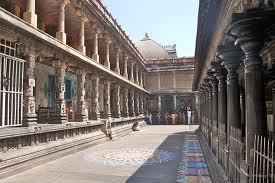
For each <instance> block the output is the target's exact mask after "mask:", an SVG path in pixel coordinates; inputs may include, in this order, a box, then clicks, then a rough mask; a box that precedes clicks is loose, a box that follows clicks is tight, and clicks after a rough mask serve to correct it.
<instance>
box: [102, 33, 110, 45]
mask: <svg viewBox="0 0 275 183" xmlns="http://www.w3.org/2000/svg"><path fill="white" fill-rule="evenodd" d="M103 38H104V42H105V43H106V44H111V43H112V39H111V37H110V36H109V35H107V34H104V36H103Z"/></svg>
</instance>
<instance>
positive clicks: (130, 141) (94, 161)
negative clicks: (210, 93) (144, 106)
mask: <svg viewBox="0 0 275 183" xmlns="http://www.w3.org/2000/svg"><path fill="white" fill-rule="evenodd" d="M196 128H197V126H196V125H193V126H183V125H180V126H146V127H144V128H142V129H141V130H140V131H138V132H131V133H130V135H127V136H124V137H122V138H120V139H116V140H115V141H109V142H106V143H101V144H99V145H96V146H93V147H90V148H88V149H86V150H83V151H80V152H77V153H75V154H71V155H69V156H66V157H63V158H61V159H58V160H55V161H52V162H48V163H47V164H44V165H41V166H38V167H35V168H33V169H30V170H27V171H25V172H22V173H19V174H17V175H15V176H12V177H9V178H7V179H3V180H2V181H1V183H4V182H5V183H27V182H28V183H29V182H37V181H38V180H39V182H40V183H55V182H56V183H57V182H58V183H63V182H64V183H65V182H66V183H76V182H77V183H90V182H93V183H99V182H112V183H116V182H118V183H122V182H129V183H131V182H143V183H145V182H148V183H149V182H150V183H154V182H156V183H161V182H163V183H170V182H171V183H174V182H192V183H195V182H205V183H207V182H210V177H209V172H208V167H207V164H206V162H205V159H204V157H203V153H202V149H204V147H203V146H201V145H200V143H199V140H198V137H197V135H196V132H195V131H194V130H195V129H196Z"/></svg>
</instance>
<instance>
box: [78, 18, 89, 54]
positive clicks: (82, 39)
mask: <svg viewBox="0 0 275 183" xmlns="http://www.w3.org/2000/svg"><path fill="white" fill-rule="evenodd" d="M79 18H80V31H79V45H78V51H80V52H81V53H83V54H84V55H86V46H85V23H86V22H87V21H88V19H87V18H86V17H85V15H82V14H80V15H79Z"/></svg>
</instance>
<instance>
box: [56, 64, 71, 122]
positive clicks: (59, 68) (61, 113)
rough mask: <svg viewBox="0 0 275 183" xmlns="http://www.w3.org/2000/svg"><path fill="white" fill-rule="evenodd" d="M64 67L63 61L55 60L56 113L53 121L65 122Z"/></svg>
mask: <svg viewBox="0 0 275 183" xmlns="http://www.w3.org/2000/svg"><path fill="white" fill-rule="evenodd" d="M65 69H66V64H65V62H63V61H57V63H56V67H55V75H56V108H55V109H56V115H55V120H54V121H55V123H65V122H67V120H68V118H67V113H66V103H65V83H64V78H65Z"/></svg>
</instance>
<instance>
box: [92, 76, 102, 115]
mask: <svg viewBox="0 0 275 183" xmlns="http://www.w3.org/2000/svg"><path fill="white" fill-rule="evenodd" d="M98 88H99V76H98V75H93V76H92V96H91V109H90V118H91V119H92V120H98V119H99V118H100V112H99V89H98Z"/></svg>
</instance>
